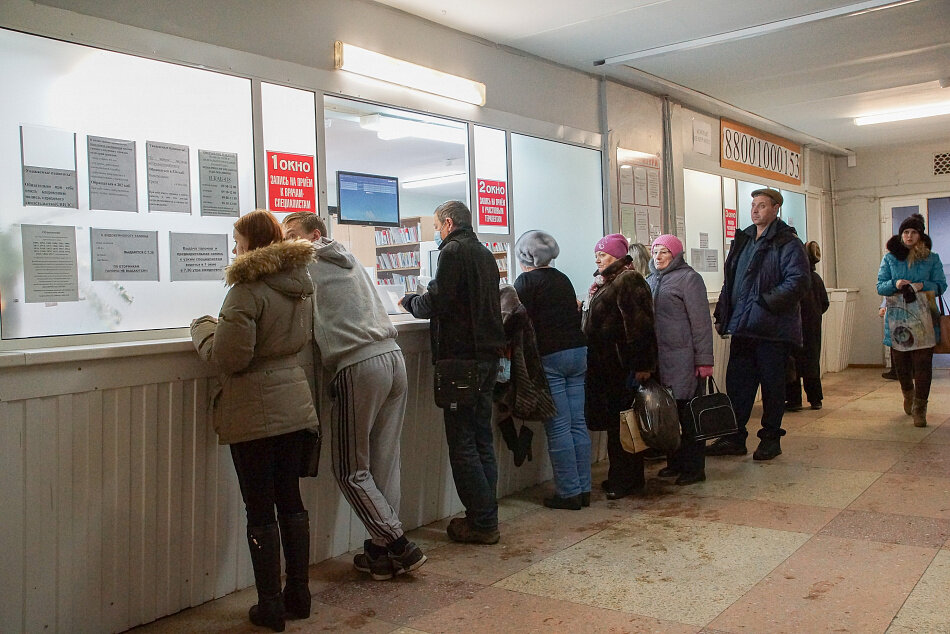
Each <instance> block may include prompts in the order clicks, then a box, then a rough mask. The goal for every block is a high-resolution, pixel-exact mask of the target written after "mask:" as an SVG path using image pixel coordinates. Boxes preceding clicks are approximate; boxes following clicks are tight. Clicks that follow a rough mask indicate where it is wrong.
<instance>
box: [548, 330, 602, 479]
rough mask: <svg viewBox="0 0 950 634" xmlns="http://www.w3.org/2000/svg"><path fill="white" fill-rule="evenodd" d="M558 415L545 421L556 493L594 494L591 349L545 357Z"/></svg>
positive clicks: (573, 349)
mask: <svg viewBox="0 0 950 634" xmlns="http://www.w3.org/2000/svg"><path fill="white" fill-rule="evenodd" d="M541 365H542V366H544V374H545V376H547V378H548V387H550V389H551V396H552V397H554V404H555V405H556V406H557V414H556V415H555V416H554V417H553V418H550V419H548V420H546V421H544V431H545V433H546V434H547V437H548V454H549V455H550V456H551V468H552V470H553V471H554V491H555V493H557V495H558V496H560V497H570V496H573V495H577V494H579V493H587V492H588V491H590V434H589V433H588V432H587V421H586V419H585V418H584V378H585V376H586V374H587V346H583V347H580V348H571V349H569V350H559V351H558V352H552V353H551V354H546V355H544V356H543V357H541Z"/></svg>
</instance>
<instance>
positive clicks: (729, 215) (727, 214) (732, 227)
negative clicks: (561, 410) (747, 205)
mask: <svg viewBox="0 0 950 634" xmlns="http://www.w3.org/2000/svg"><path fill="white" fill-rule="evenodd" d="M723 219H724V220H725V228H726V240H732V239H733V238H735V237H736V210H735V209H724V210H723Z"/></svg>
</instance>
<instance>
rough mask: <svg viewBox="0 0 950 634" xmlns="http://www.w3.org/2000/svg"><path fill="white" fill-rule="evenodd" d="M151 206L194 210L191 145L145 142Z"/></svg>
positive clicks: (182, 211) (172, 209)
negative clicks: (189, 157)
mask: <svg viewBox="0 0 950 634" xmlns="http://www.w3.org/2000/svg"><path fill="white" fill-rule="evenodd" d="M145 159H146V164H147V166H148V210H149V211H174V212H178V213H184V214H190V213H191V168H190V167H189V165H190V164H189V160H188V146H187V145H174V144H172V143H158V142H156V141H146V142H145Z"/></svg>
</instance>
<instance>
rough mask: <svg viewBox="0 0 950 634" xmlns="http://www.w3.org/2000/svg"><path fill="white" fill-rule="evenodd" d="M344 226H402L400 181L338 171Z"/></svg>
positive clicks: (339, 202)
mask: <svg viewBox="0 0 950 634" xmlns="http://www.w3.org/2000/svg"><path fill="white" fill-rule="evenodd" d="M336 187H337V206H338V207H339V213H340V224H341V225H372V226H377V227H398V226H399V180H398V179H397V178H396V177H395V176H378V175H375V174H358V173H356V172H337V173H336Z"/></svg>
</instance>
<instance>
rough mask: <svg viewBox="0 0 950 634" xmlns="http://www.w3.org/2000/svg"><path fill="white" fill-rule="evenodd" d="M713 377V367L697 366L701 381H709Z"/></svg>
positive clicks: (697, 373) (697, 374)
mask: <svg viewBox="0 0 950 634" xmlns="http://www.w3.org/2000/svg"><path fill="white" fill-rule="evenodd" d="M712 375H713V367H712V366H711V365H697V366H696V376H698V377H699V378H701V379H708V378H709V377H711V376H712Z"/></svg>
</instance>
